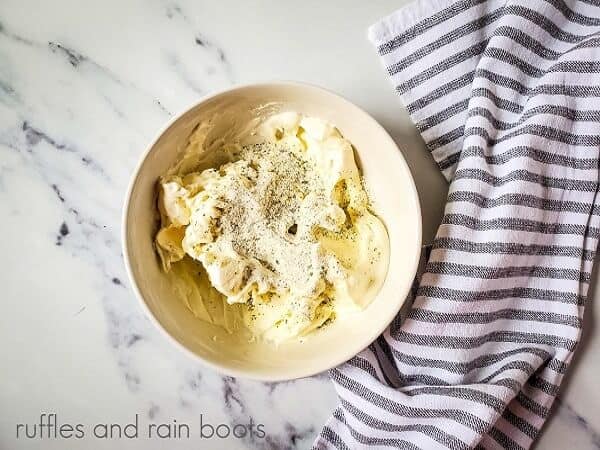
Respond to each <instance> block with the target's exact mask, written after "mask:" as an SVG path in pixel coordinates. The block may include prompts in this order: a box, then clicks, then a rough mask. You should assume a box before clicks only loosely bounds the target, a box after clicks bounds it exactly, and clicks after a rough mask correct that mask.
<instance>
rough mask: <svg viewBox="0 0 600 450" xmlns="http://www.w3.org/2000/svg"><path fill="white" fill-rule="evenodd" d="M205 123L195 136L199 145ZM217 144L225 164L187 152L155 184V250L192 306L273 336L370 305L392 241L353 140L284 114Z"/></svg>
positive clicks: (230, 324)
mask: <svg viewBox="0 0 600 450" xmlns="http://www.w3.org/2000/svg"><path fill="white" fill-rule="evenodd" d="M206 129H207V127H203V126H199V127H198V128H197V130H196V131H195V132H194V133H193V134H192V136H191V138H190V143H189V146H188V147H190V148H192V149H195V152H196V153H198V148H200V149H202V146H203V144H204V143H205V142H206V140H207V139H206ZM188 150H190V149H188ZM217 151H221V152H222V153H223V154H224V155H226V156H225V157H224V158H223V160H224V162H223V163H222V164H218V165H216V166H214V167H212V168H206V169H204V170H194V169H195V168H193V167H192V170H190V164H189V160H190V159H193V158H190V157H189V156H188V158H187V159H188V161H187V163H186V164H183V165H180V167H178V168H177V170H175V171H171V172H173V173H169V174H168V175H165V176H164V177H162V178H161V180H160V182H159V211H160V213H161V228H160V230H159V232H158V234H157V235H156V246H157V250H158V253H159V255H160V257H161V259H162V262H163V266H164V269H165V270H166V271H171V272H173V274H174V277H175V278H176V288H177V291H178V292H179V293H180V294H181V296H182V298H183V300H184V301H185V302H186V305H187V306H188V307H189V308H190V309H191V310H192V312H193V313H194V314H195V315H196V316H198V317H199V318H201V319H203V320H206V321H208V322H211V323H214V324H216V325H220V326H223V327H225V328H226V329H227V331H229V332H243V331H246V332H249V333H248V334H249V337H250V339H255V338H265V339H268V340H271V341H275V342H280V341H283V340H285V339H289V338H292V337H300V336H305V335H306V334H308V333H310V332H312V331H314V330H315V329H317V328H320V327H322V326H323V325H324V324H326V323H327V322H328V321H333V320H339V318H340V317H343V316H344V314H348V313H350V312H352V311H359V310H361V309H362V308H364V307H365V306H366V305H368V304H369V303H370V301H371V300H372V299H373V297H374V296H375V295H376V293H377V291H378V290H379V288H380V287H381V284H382V283H383V280H384V278H385V275H386V272H387V265H388V252H389V243H388V236H387V232H386V230H385V227H384V225H383V223H382V222H381V220H379V219H378V218H377V217H376V216H375V215H374V214H373V213H372V212H370V210H369V200H368V197H367V194H366V192H365V190H364V187H363V183H362V180H361V177H360V174H359V171H358V168H357V165H356V163H355V161H354V152H353V149H352V145H351V144H350V142H349V141H347V140H346V139H344V137H343V136H342V135H341V134H340V133H339V131H338V130H337V129H336V128H335V127H333V126H332V125H330V124H328V123H327V122H325V121H323V120H320V119H316V118H312V117H305V116H302V115H300V114H297V113H293V112H286V113H279V114H276V115H273V116H271V117H269V118H267V119H265V120H263V121H261V122H260V123H259V124H258V125H257V127H256V128H255V129H254V130H252V132H251V133H249V134H248V137H242V138H239V139H234V140H233V142H225V141H223V142H222V143H221V144H220V147H219V149H218V150H217ZM187 153H188V154H190V151H187ZM192 153H193V152H192ZM196 153H194V154H196ZM186 166H187V167H186ZM192 166H193V164H192Z"/></svg>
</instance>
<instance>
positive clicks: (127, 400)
mask: <svg viewBox="0 0 600 450" xmlns="http://www.w3.org/2000/svg"><path fill="white" fill-rule="evenodd" d="M405 2H406V1H405V0H404V1H403V0H378V1H369V2H365V1H359V0H355V1H337V2H322V1H317V0H310V1H304V2H281V1H276V0H269V1H235V0H219V1H206V0H205V1H193V0H189V1H188V0H173V1H160V0H146V1H141V0H129V1H120V0H110V1H109V0H105V1H102V2H100V1H97V2H91V1H78V0H71V1H69V0H60V1H57V0H53V1H42V0H38V1H35V0H27V1H24V0H2V1H1V2H0V215H1V217H2V220H1V221H0V235H1V236H2V239H0V253H1V254H2V264H1V267H2V271H1V272H0V282H1V284H2V286H3V294H2V296H1V298H2V306H3V308H2V313H1V314H0V376H1V384H0V448H7V449H8V448H10V449H21V448H23V449H25V448H56V449H68V448H78V449H82V448H83V449H101V448H123V449H129V448H140V449H141V448H144V449H162V448H166V444H167V443H166V442H165V441H164V440H159V439H155V440H151V441H150V440H145V439H142V438H139V439H135V440H127V439H122V440H119V441H106V440H95V439H84V440H76V439H70V440H47V439H46V440H40V439H37V440H36V439H19V440H16V439H15V433H16V424H17V423H30V424H33V423H35V422H37V421H39V415H40V413H43V412H46V413H50V412H55V413H58V418H59V422H61V423H64V422H71V423H78V422H80V423H82V424H84V425H85V426H88V425H93V424H95V423H99V422H121V423H127V422H128V421H130V419H131V418H132V417H133V416H134V415H135V414H136V413H138V414H139V415H140V416H139V417H140V422H142V423H144V424H147V423H148V422H149V421H154V422H171V421H172V420H173V419H176V420H177V421H178V422H188V423H190V424H191V425H192V431H194V430H197V428H198V427H197V422H198V417H199V415H200V414H203V417H204V419H205V420H206V421H208V422H210V423H212V424H219V423H227V424H236V423H246V422H248V420H249V418H250V417H252V419H253V420H254V422H255V423H263V424H264V426H265V430H266V432H267V436H266V437H265V438H262V439H261V438H255V439H245V440H240V439H235V438H230V439H212V440H210V441H204V442H203V441H199V440H198V439H190V440H170V441H169V442H168V445H169V446H168V448H209V449H235V448H290V449H293V448H308V447H309V446H310V443H311V442H312V440H313V438H314V437H315V435H316V433H317V432H318V431H319V429H320V427H321V425H322V424H323V422H324V421H325V420H326V418H327V416H328V414H329V413H330V411H331V409H332V408H333V407H334V405H335V404H336V396H335V393H334V391H333V388H332V386H331V385H330V383H329V381H328V379H327V376H326V375H322V376H319V377H314V378H311V379H305V380H299V381H295V382H290V383H281V384H263V383H257V382H249V381H243V380H233V379H228V378H223V377H221V376H220V375H218V374H216V373H214V372H212V371H210V370H206V369H204V368H202V367H201V366H200V365H199V364H198V363H197V362H195V361H193V360H191V359H189V358H188V357H187V356H185V355H183V354H181V353H180V352H179V351H176V350H175V349H174V348H173V347H172V346H171V345H170V344H169V343H168V342H165V340H164V339H163V338H162V337H161V335H160V334H159V333H158V332H157V331H156V330H155V329H154V328H152V326H151V325H150V324H149V322H148V321H147V320H146V319H145V318H144V317H143V315H142V311H141V309H140V307H139V306H138V304H137V302H136V300H135V299H134V296H133V294H132V293H131V291H130V290H129V286H128V285H127V280H126V278H125V273H124V267H123V263H122V258H121V247H120V214H121V203H122V199H123V195H124V191H125V188H126V185H127V182H128V178H129V175H130V173H131V171H132V169H133V167H134V165H135V163H136V161H137V160H138V158H139V156H140V154H141V152H142V151H143V149H144V147H145V145H146V143H147V142H148V141H149V140H150V139H151V138H152V137H153V135H154V134H155V132H156V130H157V129H158V128H159V127H160V126H161V125H162V124H163V123H164V122H165V121H167V120H168V119H169V117H170V116H171V115H172V114H173V113H174V112H177V111H179V110H180V109H182V108H183V107H184V106H185V105H188V104H190V103H191V102H192V101H194V100H195V99H197V98H198V97H200V96H201V95H203V94H205V93H207V92H210V91H211V90H213V89H218V88H223V87H226V86H228V85H230V84H232V83H245V82H252V81H257V80H265V79H296V80H303V81H309V82H313V83H317V84H320V85H322V86H325V87H328V88H331V89H333V90H335V91H337V92H339V93H341V94H343V95H345V96H347V97H348V98H349V99H351V100H352V101H354V102H356V103H357V104H359V105H360V106H362V107H364V108H365V109H366V110H367V111H369V112H370V113H371V114H373V115H374V116H375V117H376V118H377V119H378V120H380V122H381V123H382V124H383V125H384V126H385V127H386V128H387V129H388V130H389V131H390V133H391V134H392V135H393V136H394V138H395V139H396V140H397V141H398V143H399V144H400V145H401V146H402V148H403V151H404V153H405V155H406V157H407V159H408V161H409V163H410V165H411V167H412V169H413V171H414V173H415V175H416V178H417V183H418V187H419V190H420V193H421V198H422V203H423V208H424V212H425V228H426V229H425V232H426V233H425V234H426V239H431V235H432V233H433V232H434V230H435V228H436V225H437V221H438V220H439V216H440V213H441V208H442V205H443V200H444V195H445V185H444V182H443V181H442V179H441V177H440V176H439V174H438V173H437V171H436V169H435V167H434V166H433V163H432V162H431V161H430V160H429V158H428V157H427V156H426V154H425V152H424V149H423V148H422V146H421V144H420V143H419V141H418V139H417V138H416V137H415V136H416V135H415V131H414V129H413V128H412V126H411V125H410V123H409V122H408V121H407V117H406V114H405V113H404V111H403V109H402V107H401V106H400V103H399V102H398V100H397V99H396V98H395V96H394V94H393V92H392V89H391V88H390V84H389V83H388V81H387V80H386V78H385V74H384V71H383V70H382V69H381V67H380V65H379V61H378V60H377V57H376V55H375V52H374V51H373V49H372V48H371V46H370V44H369V43H368V42H367V40H366V27H367V26H368V25H370V24H371V23H372V22H374V21H375V20H376V19H377V18H378V17H380V16H382V15H384V14H387V13H389V12H391V11H393V10H394V9H396V8H397V7H399V6H401V5H402V4H403V3H405ZM598 300H600V293H597V294H596V295H595V296H592V298H590V300H589V302H588V310H587V320H586V322H587V323H586V327H587V328H586V331H585V334H586V337H585V339H584V343H583V345H582V346H581V348H580V350H579V354H578V358H577V362H576V367H574V370H573V371H572V373H571V376H570V378H569V382H568V385H567V386H565V389H564V390H563V393H562V395H561V401H560V404H559V405H558V407H557V408H556V411H555V414H554V416H553V418H552V420H551V421H550V423H549V424H548V426H547V427H546V428H545V431H544V435H543V436H542V439H541V440H540V442H539V444H538V448H541V449H564V448H567V447H570V448H575V449H581V450H584V449H593V448H596V449H597V448H600V389H598V386H597V383H596V380H597V374H598V370H599V369H600V352H599V349H600V331H598V326H597V325H595V323H594V321H596V322H597V320H598V316H599V315H600V312H599V311H600V308H598V307H595V308H594V303H595V302H596V301H598ZM594 316H595V317H594ZM594 318H595V320H594ZM86 434H87V433H86Z"/></svg>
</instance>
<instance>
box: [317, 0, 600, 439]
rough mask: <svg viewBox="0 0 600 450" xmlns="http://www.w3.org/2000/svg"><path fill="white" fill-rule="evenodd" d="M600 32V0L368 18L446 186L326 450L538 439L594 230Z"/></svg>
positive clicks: (344, 369) (549, 0) (583, 291)
mask: <svg viewBox="0 0 600 450" xmlns="http://www.w3.org/2000/svg"><path fill="white" fill-rule="evenodd" d="M599 32H600V7H599V6H598V4H597V3H596V2H595V1H593V0H581V1H566V0H528V1H527V2H524V1H519V0H503V1H498V0H489V1H483V0H460V1H455V2H452V1H449V0H434V1H431V0H426V1H422V2H418V3H413V4H411V5H409V6H408V7H407V8H405V9H402V10H400V11H398V12H396V13H395V14H392V15H391V16H389V17H387V18H385V19H383V20H382V21H381V22H379V23H377V24H375V25H374V26H373V27H372V28H371V29H370V30H369V37H370V39H371V40H372V41H373V43H374V44H375V45H376V47H377V51H378V52H379V54H380V56H381V59H382V60H383V63H384V65H385V67H386V69H387V71H388V73H389V76H390V78H391V80H392V82H393V85H394V87H395V89H396V92H397V93H398V94H399V95H400V99H401V100H402V102H403V103H404V106H405V107H406V109H407V110H408V112H409V113H410V115H411V117H412V120H413V121H414V123H415V125H416V126H417V128H418V129H419V131H420V133H421V134H422V136H423V139H424V140H425V142H426V144H427V147H428V149H429V151H430V152H431V154H432V156H433V158H434V159H435V161H436V162H437V164H438V165H439V168H440V169H441V170H442V172H443V173H444V175H445V176H446V177H447V179H448V180H449V181H450V191H449V194H448V199H447V205H446V209H445V213H444V217H443V221H442V225H441V226H440V228H439V230H438V232H437V236H436V238H435V241H434V244H433V248H432V251H431V255H430V257H429V259H428V261H427V264H426V267H425V270H424V273H423V275H422V277H421V278H420V280H419V281H418V289H417V290H416V293H415V294H414V295H413V296H411V299H410V300H413V305H412V309H411V310H410V311H409V313H408V316H407V317H406V319H405V320H404V321H402V320H396V321H395V322H394V323H392V324H391V326H390V327H389V328H388V330H387V331H386V332H385V333H384V334H383V335H382V336H381V337H380V338H378V339H377V340H376V341H375V342H374V343H373V344H372V345H371V346H369V347H368V348H367V349H365V350H364V351H363V352H361V353H360V354H359V355H357V356H356V357H354V358H353V359H351V360H350V361H348V362H347V363H345V364H343V365H342V366H340V367H338V368H336V369H334V370H332V371H331V377H332V379H333V381H334V384H335V387H336V389H337V392H338V394H339V397H340V400H341V404H340V406H339V407H338V408H337V409H336V411H335V412H334V414H333V417H332V418H331V419H330V420H329V422H328V423H327V424H326V426H325V427H324V429H323V431H322V432H321V434H320V436H319V437H318V438H317V440H316V442H315V444H314V447H315V448H317V449H326V448H340V449H359V448H401V449H417V448H421V449H437V448H451V449H468V448H507V449H526V448H528V447H530V445H531V444H532V442H533V441H534V440H535V438H536V436H537V435H538V434H539V432H540V429H541V427H542V425H543V424H544V421H545V420H546V418H547V417H548V414H549V413H550V408H551V406H552V402H553V400H554V398H555V396H556V394H557V392H558V389H559V386H560V383H561V381H562V379H563V377H564V376H565V373H566V372H567V368H568V366H569V363H570V361H571V358H572V356H573V351H574V350H575V347H576V345H577V342H578V340H579V336H580V331H581V320H582V316H583V309H584V303H585V298H586V295H587V291H588V285H589V281H590V275H591V271H592V264H593V260H594V255H595V251H596V246H597V242H598V235H599V231H600V228H599V227H600V223H599V217H600V216H599V211H600V210H599V207H600V204H599V202H598V196H597V192H598V158H599V144H600V34H599ZM400 251H401V249H400ZM388 276H394V274H393V273H391V274H389V275H388Z"/></svg>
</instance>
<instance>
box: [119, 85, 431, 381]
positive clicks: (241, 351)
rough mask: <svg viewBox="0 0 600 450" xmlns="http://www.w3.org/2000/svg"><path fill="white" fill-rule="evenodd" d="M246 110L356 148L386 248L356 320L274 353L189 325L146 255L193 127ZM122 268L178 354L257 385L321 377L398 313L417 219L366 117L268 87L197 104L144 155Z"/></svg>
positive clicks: (327, 96)
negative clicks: (314, 122)
mask: <svg viewBox="0 0 600 450" xmlns="http://www.w3.org/2000/svg"><path fill="white" fill-rule="evenodd" d="M239 102H244V103H245V104H248V105H249V106H260V105H264V104H266V103H271V102H275V103H278V104H280V105H281V109H282V110H293V111H298V112H300V113H304V114H306V115H309V116H315V117H320V118H323V119H326V120H328V121H330V122H331V123H333V124H334V125H335V126H337V127H338V129H339V130H340V131H341V132H342V134H343V135H344V136H345V137H346V138H347V139H349V140H350V142H352V143H353V145H354V147H355V148H356V153H357V155H356V156H357V160H358V163H359V165H360V167H361V169H362V173H363V175H364V178H365V183H366V187H367V190H368V192H369V195H370V197H371V200H372V201H373V209H374V211H375V213H376V214H377V215H378V216H379V217H380V218H381V219H382V220H383V222H384V223H385V225H386V227H387V230H388V234H389V238H390V262H389V270H388V274H387V277H386V280H385V282H384V284H383V287H382V288H381V291H380V292H379V294H378V295H377V297H376V298H375V299H374V300H373V302H372V303H371V304H370V305H369V306H368V307H367V308H366V309H365V310H364V311H362V312H360V313H357V314H354V315H351V316H347V317H345V318H344V319H343V320H336V321H334V322H333V324H331V325H329V326H327V327H324V328H323V329H322V330H319V331H318V332H317V333H314V334H313V335H311V336H309V337H307V338H306V339H304V341H303V342H298V341H292V342H289V343H283V344H280V345H278V346H275V345H273V344H269V343H265V342H255V343H252V344H248V343H245V342H239V339H238V338H237V336H235V335H228V334H227V333H226V332H225V331H224V330H223V329H221V328H220V327H216V326H213V325H210V324H207V323H205V322H202V321H200V320H198V319H197V318H195V317H194V316H193V315H192V314H191V312H190V311H189V310H188V309H187V308H186V307H185V305H184V304H183V302H182V301H181V300H180V299H178V298H177V297H176V296H175V295H174V292H173V290H172V288H171V286H170V283H169V279H168V277H167V276H165V274H164V273H163V272H162V270H161V267H160V264H159V260H158V258H157V255H156V253H155V251H154V248H153V239H154V234H155V233H156V230H157V222H156V219H157V216H156V203H155V202H156V197H155V195H156V191H155V190H156V182H157V180H158V178H159V176H160V175H162V174H164V173H165V171H166V170H167V169H168V168H169V167H171V166H172V165H173V164H174V163H175V162H176V161H177V159H178V157H180V152H181V150H182V149H183V148H184V147H185V145H186V143H187V138H188V137H189V135H190V132H191V131H192V129H193V128H194V127H195V126H196V124H197V123H198V122H200V121H202V120H203V118H206V117H207V115H208V114H213V113H214V111H215V110H219V109H223V108H228V107H231V105H232V104H236V103H239ZM124 227H125V229H124V242H125V254H126V260H127V262H128V265H129V267H128V268H129V271H130V276H131V278H132V283H133V285H134V287H135V288H136V290H137V292H138V294H139V296H140V297H141V299H142V301H143V303H144V304H145V305H146V306H147V309H148V310H149V312H150V315H151V317H152V318H154V319H155V321H156V322H157V323H158V325H159V327H160V328H162V329H163V330H164V331H166V333H167V334H168V335H169V336H171V337H172V338H174V339H175V341H177V342H178V343H179V344H181V346H183V347H184V348H185V349H187V350H189V351H190V352H192V353H193V354H195V355H197V356H199V357H200V358H201V359H202V360H203V361H205V362H206V363H208V364H210V365H212V366H213V367H215V368H217V369H219V370H220V371H221V372H224V373H227V374H230V375H234V376H245V377H249V378H257V379H263V380H282V379H292V378H297V377H302V376H308V375H312V374H314V373H317V372H320V371H323V370H327V369H329V368H331V367H334V366H335V365H338V364H340V363H342V362H344V361H346V360H347V359H349V358H350V357H352V356H353V355H354V354H356V353H358V352H359V351H360V350H362V349H363V348H364V347H366V346H367V345H369V344H370V343H371V342H372V341H373V340H374V339H375V338H376V337H377V335H378V334H380V333H381V332H382V331H383V330H384V329H385V327H386V326H387V324H389V323H390V322H391V320H392V319H393V318H394V316H395V314H396V313H397V312H398V310H399V309H400V307H401V306H402V303H403V302H404V299H405V297H406V295H407V294H408V291H409V289H410V286H411V283H412V280H413V277H414V274H415V271H416V266H417V263H418V258H419V254H420V247H421V216H420V209H419V203H418V197H417V194H416V189H415V186H414V183H413V180H412V177H411V174H410V172H409V170H408V167H407V165H406V163H405V162H404V159H403V157H402V155H401V154H400V151H399V150H398V148H397V146H396V145H395V143H394V142H393V141H392V139H391V138H390V137H389V135H388V134H387V133H386V132H385V131H384V130H383V128H381V127H380V125H379V124H377V122H375V121H374V120H373V119H372V118H371V117H370V116H369V115H367V114H366V113H365V112H364V111H362V110H361V109H359V108H358V107H356V106H354V105H353V104H351V103H350V102H348V101H347V100H345V99H343V98H341V97H339V96H337V95H335V94H332V93H330V92H328V91H325V90H322V89H320V88H316V87H312V86H306V85H301V84H293V83H274V84H264V85H254V86H246V87H240V88H236V89H233V90H230V91H226V92H224V93H221V94H217V95H215V96H213V97H210V98H209V99H207V100H205V101H203V102H201V103H200V104H198V105H197V106H195V107H193V108H192V109H190V110H188V111H187V112H186V113H184V114H183V115H182V116H180V117H179V118H177V119H176V120H175V121H174V122H172V124H171V125H170V126H169V127H168V128H167V130H166V131H165V132H164V133H163V134H162V135H161V136H160V137H159V138H158V140H157V141H156V142H155V143H154V144H153V145H152V147H151V148H150V150H149V151H148V153H147V155H146V157H145V158H144V160H143V162H142V163H141V165H140V167H139V170H138V173H137V174H136V178H135V179H134V181H133V183H132V186H131V190H130V195H129V201H128V204H127V207H126V211H125V216H124Z"/></svg>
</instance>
